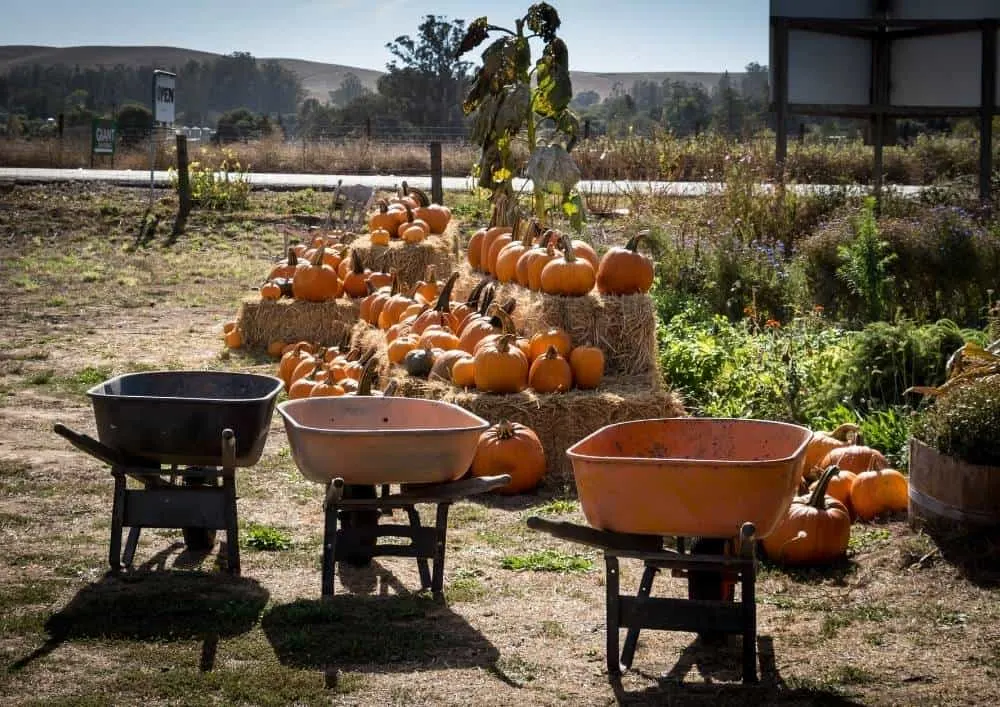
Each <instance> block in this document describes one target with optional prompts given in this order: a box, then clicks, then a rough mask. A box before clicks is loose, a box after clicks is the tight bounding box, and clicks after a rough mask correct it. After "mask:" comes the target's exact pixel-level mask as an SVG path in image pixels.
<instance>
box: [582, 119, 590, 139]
mask: <svg viewBox="0 0 1000 707" xmlns="http://www.w3.org/2000/svg"><path fill="white" fill-rule="evenodd" d="M583 139H584V140H589V139H590V118H584V119H583Z"/></svg>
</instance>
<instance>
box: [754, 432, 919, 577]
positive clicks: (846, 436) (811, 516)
mask: <svg viewBox="0 0 1000 707" xmlns="http://www.w3.org/2000/svg"><path fill="white" fill-rule="evenodd" d="M804 468H805V473H804V474H803V488H800V491H803V492H805V493H804V494H803V495H800V496H798V497H796V498H795V499H794V500H793V501H792V503H791V506H790V507H789V509H788V511H787V513H786V514H785V516H784V517H783V518H782V520H781V521H780V522H779V524H778V526H777V527H776V528H775V529H774V530H773V531H772V532H771V534H770V535H768V536H767V537H765V538H764V539H763V541H762V544H763V547H764V551H765V552H766V553H767V556H768V557H769V558H770V559H771V560H773V561H775V562H777V563H779V564H787V565H821V564H826V563H829V562H834V561H836V560H838V559H840V558H842V557H844V556H845V555H846V553H847V546H848V543H849V541H850V538H851V523H852V521H854V520H861V521H870V520H873V519H875V518H877V517H878V516H881V515H883V514H891V513H899V512H905V511H906V510H907V507H908V503H909V486H908V483H907V480H906V477H905V476H904V475H903V474H901V473H900V472H899V471H897V470H895V469H890V468H889V463H888V462H887V461H886V458H885V456H884V455H883V454H882V453H881V452H880V451H878V450H877V449H874V448H872V447H868V446H866V445H864V444H862V443H861V440H860V437H859V430H858V427H857V426H856V425H852V424H846V425H841V426H840V427H838V428H837V429H836V430H834V431H833V432H814V433H813V435H812V437H811V438H810V440H809V442H808V444H807V446H806V451H805V464H804ZM810 480H812V484H811V485H808V486H807V484H808V482H809V481H810Z"/></svg>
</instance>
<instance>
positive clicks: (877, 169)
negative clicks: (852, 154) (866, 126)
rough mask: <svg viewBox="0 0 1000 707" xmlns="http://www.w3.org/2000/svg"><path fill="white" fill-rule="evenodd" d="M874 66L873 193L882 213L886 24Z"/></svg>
mask: <svg viewBox="0 0 1000 707" xmlns="http://www.w3.org/2000/svg"><path fill="white" fill-rule="evenodd" d="M872 63H873V66H872V69H873V70H872V82H873V85H872V103H873V104H874V109H875V114H874V116H873V120H872V127H873V128H874V130H875V135H874V136H873V141H872V143H873V145H874V153H875V154H874V162H875V163H874V166H873V169H872V191H873V192H874V196H875V213H876V215H878V214H881V212H882V183H883V176H884V175H883V173H884V160H883V148H884V146H885V133H886V129H885V128H886V111H887V109H888V106H889V37H888V32H887V31H886V26H885V24H879V26H878V29H877V30H876V34H875V56H874V57H873V62H872Z"/></svg>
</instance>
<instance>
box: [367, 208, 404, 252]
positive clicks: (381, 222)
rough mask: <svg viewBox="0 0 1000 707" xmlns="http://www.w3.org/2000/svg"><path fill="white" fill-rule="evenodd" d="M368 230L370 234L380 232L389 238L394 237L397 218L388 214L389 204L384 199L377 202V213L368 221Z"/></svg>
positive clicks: (397, 226) (397, 222) (397, 227)
mask: <svg viewBox="0 0 1000 707" xmlns="http://www.w3.org/2000/svg"><path fill="white" fill-rule="evenodd" d="M368 230H369V232H371V233H374V232H375V231H378V230H382V231H385V232H386V233H388V234H389V237H390V238H395V237H396V233H397V231H398V230H399V216H397V215H396V214H394V213H390V211H389V204H388V202H386V200H385V199H382V200H380V201H379V202H378V211H376V212H375V213H374V214H373V215H372V216H371V217H370V218H369V219H368ZM373 242H374V241H373Z"/></svg>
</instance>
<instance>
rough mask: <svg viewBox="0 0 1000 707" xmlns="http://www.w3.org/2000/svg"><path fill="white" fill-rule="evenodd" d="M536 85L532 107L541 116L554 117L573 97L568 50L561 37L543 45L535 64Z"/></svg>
mask: <svg viewBox="0 0 1000 707" xmlns="http://www.w3.org/2000/svg"><path fill="white" fill-rule="evenodd" d="M535 78H536V80H537V85H536V87H535V95H534V96H533V100H532V105H531V107H532V109H533V110H534V111H535V113H537V114H538V115H540V116H542V117H543V118H553V119H555V118H556V117H557V116H558V115H559V113H560V112H562V111H563V110H565V109H566V107H567V106H568V105H569V102H570V100H572V98H573V83H572V81H571V80H570V77H569V52H568V51H567V49H566V44H565V43H564V42H563V41H562V40H561V39H558V38H556V39H553V40H552V41H551V42H549V43H548V44H546V45H545V50H544V51H543V52H542V56H541V58H540V59H539V60H538V62H537V63H536V64H535Z"/></svg>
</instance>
